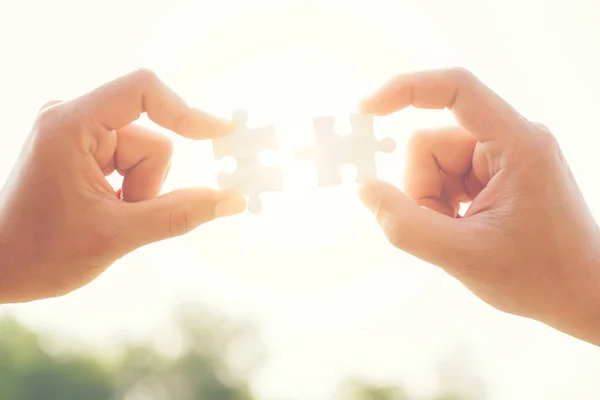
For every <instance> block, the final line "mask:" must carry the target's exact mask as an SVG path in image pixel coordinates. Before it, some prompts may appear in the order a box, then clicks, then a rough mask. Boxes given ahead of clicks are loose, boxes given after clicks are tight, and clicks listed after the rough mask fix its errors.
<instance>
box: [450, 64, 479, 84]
mask: <svg viewBox="0 0 600 400" xmlns="http://www.w3.org/2000/svg"><path fill="white" fill-rule="evenodd" d="M447 73H448V75H449V76H450V78H451V79H452V80H455V81H457V82H460V83H463V84H468V83H471V82H473V81H475V79H476V78H475V75H474V74H473V73H472V72H471V71H470V70H468V69H467V68H465V67H452V68H450V69H448V71H447Z"/></svg>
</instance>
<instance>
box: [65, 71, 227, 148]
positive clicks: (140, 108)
mask: <svg viewBox="0 0 600 400" xmlns="http://www.w3.org/2000/svg"><path fill="white" fill-rule="evenodd" d="M75 103H76V104H77V105H78V106H81V107H82V109H83V112H84V114H85V115H86V116H90V117H92V118H94V119H95V120H96V121H98V122H99V123H100V124H102V125H103V126H104V127H106V128H107V129H108V130H118V129H120V128H123V127H124V126H126V125H128V124H130V123H132V122H134V121H136V120H137V119H138V118H139V117H140V116H141V115H142V113H144V112H145V113H146V114H147V115H148V118H150V120H151V121H153V122H154V123H156V124H158V125H160V126H162V127H164V128H166V129H169V130H171V131H173V132H175V133H178V134H179V135H181V136H184V137H187V138H190V139H207V138H214V137H219V136H223V135H225V134H228V133H230V132H232V131H233V129H234V128H235V127H234V125H233V123H231V122H226V121H223V120H221V119H219V118H217V117H215V116H212V115H210V114H207V113H205V112H202V111H200V110H198V109H196V108H192V107H189V106H188V105H187V104H186V103H185V101H184V100H183V99H182V98H181V97H179V96H178V95H177V94H176V93H175V92H174V91H173V90H171V89H170V88H169V87H168V86H167V85H165V84H164V83H163V82H162V81H161V80H160V79H159V78H158V77H157V76H156V74H154V73H153V72H152V71H150V70H147V69H139V70H137V71H135V72H132V73H129V74H127V75H124V76H122V77H120V78H117V79H115V80H113V81H111V82H108V83H106V84H104V85H102V86H100V87H99V88H97V89H95V90H93V91H91V92H90V93H87V94H85V95H83V96H82V97H80V98H78V99H76V100H75Z"/></svg>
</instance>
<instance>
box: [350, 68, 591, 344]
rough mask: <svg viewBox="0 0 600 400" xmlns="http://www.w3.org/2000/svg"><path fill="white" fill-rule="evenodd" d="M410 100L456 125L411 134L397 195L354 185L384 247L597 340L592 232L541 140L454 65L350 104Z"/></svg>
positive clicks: (539, 131)
mask: <svg viewBox="0 0 600 400" xmlns="http://www.w3.org/2000/svg"><path fill="white" fill-rule="evenodd" d="M410 105H412V106H414V107H417V108H425V109H444V108H447V109H450V110H452V111H453V113H454V115H455V117H456V119H457V121H458V123H459V124H460V126H457V127H450V128H445V129H436V130H431V131H423V132H419V133H417V134H415V135H414V136H413V137H412V139H411V140H410V144H409V152H408V163H407V167H406V176H405V192H404V193H403V192H401V191H400V190H398V189H396V188H395V187H393V186H391V185H389V184H386V183H383V182H370V183H367V184H365V185H363V187H362V188H361V190H360V196H361V198H362V200H363V202H364V203H365V204H366V205H367V206H368V207H369V208H370V209H371V210H372V211H373V212H374V213H375V215H376V218H377V221H378V222H379V224H380V225H381V226H382V228H383V230H384V231H385V233H386V235H387V237H388V238H389V240H390V242H391V243H392V244H393V245H395V246H396V247H398V248H400V249H402V250H405V251H407V252H409V253H412V254H413V255H415V256H417V257H419V258H421V259H422V260H424V261H427V262H429V263H432V264H436V265H438V266H440V267H441V268H443V269H444V270H445V271H447V272H448V273H450V274H451V275H453V276H454V277H456V278H457V279H459V280H460V281H462V282H463V283H464V284H465V285H466V286H467V287H468V288H469V289H470V290H471V291H473V293H475V294H476V295H477V296H479V297H480V298H481V299H483V300H484V301H486V302H487V303H489V304H491V305H492V306H494V307H496V308H498V309H500V310H503V311H506V312H508V313H513V314H517V315H520V316H525V317H529V318H534V319H537V320H539V321H542V322H545V323H547V324H549V325H551V326H554V327H555V328H557V329H560V330H562V331H564V332H566V333H569V334H571V335H574V336H577V337H579V338H581V339H584V340H587V341H589V342H592V343H595V344H597V345H600V280H599V275H600V264H599V256H600V240H599V230H598V226H597V225H596V223H595V221H594V219H593V217H592V215H591V214H590V212H589V211H588V208H587V206H586V203H585V201H584V199H583V197H582V195H581V193H580V190H579V188H578V187H577V184H576V183H575V180H574V178H573V176H572V174H571V172H570V170H569V167H568V165H567V163H566V161H565V159H564V158H563V155H562V154H561V151H560V148H559V146H558V144H557V142H556V140H555V138H554V137H553V135H552V134H551V133H550V132H549V131H548V129H547V128H545V127H544V126H542V125H539V124H535V123H532V122H530V121H528V120H527V119H525V118H524V117H523V116H521V115H519V113H517V111H515V110H514V109H513V108H512V107H511V106H510V105H509V104H507V103H506V102H505V101H503V100H502V99H501V98H499V96H497V95H496V94H495V93H494V92H493V91H492V90H490V89H489V88H488V87H486V86H485V85H484V84H483V83H481V82H480V81H479V80H478V79H477V78H475V77H474V76H473V75H472V74H470V73H469V72H467V71H464V70H462V69H449V70H433V71H424V72H418V73H413V74H406V75H400V76H397V77H396V78H395V79H393V80H392V81H391V82H389V83H388V84H386V85H384V87H382V88H381V89H380V90H379V91H377V92H376V93H375V94H374V95H372V96H370V97H367V98H366V99H365V100H364V101H363V102H362V103H361V109H362V111H363V112H365V113H371V114H374V115H377V116H384V115H388V114H390V113H393V112H395V111H397V110H400V109H403V108H405V107H407V106H410ZM461 202H462V203H468V202H471V204H470V206H469V208H468V211H467V212H466V214H465V215H464V217H463V218H461V217H460V216H459V215H458V209H459V204H460V203H461Z"/></svg>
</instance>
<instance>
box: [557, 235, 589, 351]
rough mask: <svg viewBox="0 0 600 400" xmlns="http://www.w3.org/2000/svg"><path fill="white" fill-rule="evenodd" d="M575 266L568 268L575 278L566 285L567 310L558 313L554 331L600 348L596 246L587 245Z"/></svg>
mask: <svg viewBox="0 0 600 400" xmlns="http://www.w3.org/2000/svg"><path fill="white" fill-rule="evenodd" d="M586 250H588V251H586V252H585V253H586V254H585V256H583V257H581V258H580V260H579V261H580V262H579V263H575V264H573V265H571V267H572V268H569V271H570V273H571V274H572V276H577V277H578V279H575V280H574V282H573V283H572V284H571V285H569V286H570V287H571V290H570V291H569V292H570V294H569V297H570V301H568V302H567V304H569V305H570V306H569V309H567V310H565V312H564V313H562V317H561V318H559V319H558V321H554V323H553V324H551V325H553V326H554V327H555V328H557V329H559V330H561V331H563V332H565V333H567V334H569V335H572V336H575V337H577V338H579V339H582V340H584V341H586V342H589V343H592V344H594V345H596V346H600V246H596V245H591V246H588V248H587V249H586Z"/></svg>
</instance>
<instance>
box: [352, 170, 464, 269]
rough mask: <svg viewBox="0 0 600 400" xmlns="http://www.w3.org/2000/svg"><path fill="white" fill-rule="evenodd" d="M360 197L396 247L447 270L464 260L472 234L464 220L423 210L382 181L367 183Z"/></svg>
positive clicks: (360, 190)
mask: <svg viewBox="0 0 600 400" xmlns="http://www.w3.org/2000/svg"><path fill="white" fill-rule="evenodd" d="M359 197H360V199H361V201H362V202H363V203H364V204H365V205H366V206H367V207H368V208H369V209H370V210H371V211H372V212H373V214H374V215H375V217H376V219H377V222H378V223H379V225H380V226H381V228H382V229H383V231H384V233H385V235H386V237H387V238H388V240H389V241H390V243H391V244H392V245H394V246H395V247H397V248H399V249H401V250H404V251H406V252H408V253H410V254H412V255H414V256H415V257H418V258H420V259H422V260H423V261H426V262H428V263H431V264H435V265H438V266H440V267H442V268H444V269H446V268H452V267H455V266H457V264H461V263H462V261H463V260H464V257H465V249H466V248H467V247H466V246H467V245H468V236H470V235H469V234H468V231H467V230H466V225H465V224H464V223H463V221H462V220H459V219H454V218H451V217H449V216H447V215H444V214H441V213H438V212H435V211H433V210H430V209H428V208H425V207H421V206H419V205H418V204H417V203H416V202H414V201H413V200H412V199H410V198H409V197H408V196H406V195H405V194H404V193H403V192H402V191H400V190H399V189H398V188H396V187H394V186H392V185H390V184H388V183H385V182H381V181H374V182H368V183H365V184H363V185H362V186H361V188H360V189H359Z"/></svg>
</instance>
